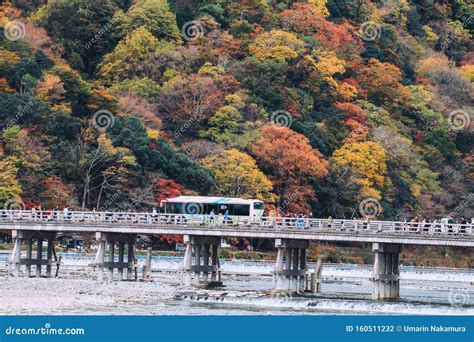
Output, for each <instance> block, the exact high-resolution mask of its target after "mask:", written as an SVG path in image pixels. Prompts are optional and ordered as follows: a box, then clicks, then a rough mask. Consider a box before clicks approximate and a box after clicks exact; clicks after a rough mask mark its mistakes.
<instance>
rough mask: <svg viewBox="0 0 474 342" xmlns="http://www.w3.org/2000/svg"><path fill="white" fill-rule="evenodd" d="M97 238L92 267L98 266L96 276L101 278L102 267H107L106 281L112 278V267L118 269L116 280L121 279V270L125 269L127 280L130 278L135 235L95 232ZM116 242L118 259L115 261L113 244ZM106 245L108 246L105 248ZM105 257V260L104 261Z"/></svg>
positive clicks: (133, 257) (102, 274) (100, 279)
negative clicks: (126, 247) (95, 253)
mask: <svg viewBox="0 0 474 342" xmlns="http://www.w3.org/2000/svg"><path fill="white" fill-rule="evenodd" d="M96 239H97V240H99V248H98V250H97V255H96V258H95V261H94V263H93V266H94V268H96V267H97V268H98V274H97V278H98V280H99V281H102V280H103V276H104V268H105V269H107V281H108V282H112V281H113V280H114V269H117V270H118V280H119V281H120V280H123V278H124V277H123V270H124V269H127V280H131V279H132V276H133V275H132V269H133V261H134V259H135V256H134V245H135V239H136V237H135V235H133V234H119V233H101V232H97V233H96ZM116 244H118V258H117V259H118V260H117V261H115V245H116ZM125 244H127V245H128V255H127V262H125V261H124V259H125ZM107 247H108V248H107ZM106 259H107V261H105V260H106Z"/></svg>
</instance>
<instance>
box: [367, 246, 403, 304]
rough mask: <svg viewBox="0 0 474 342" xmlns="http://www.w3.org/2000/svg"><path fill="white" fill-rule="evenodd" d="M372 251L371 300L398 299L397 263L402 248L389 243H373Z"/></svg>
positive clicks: (398, 272)
mask: <svg viewBox="0 0 474 342" xmlns="http://www.w3.org/2000/svg"><path fill="white" fill-rule="evenodd" d="M372 251H373V252H374V253H375V262H374V270H373V277H372V282H373V283H374V290H373V293H372V299H374V300H393V299H398V298H399V297H400V280H399V275H400V271H399V267H398V263H399V256H400V253H401V251H402V246H401V245H398V244H390V243H374V244H373V245H372Z"/></svg>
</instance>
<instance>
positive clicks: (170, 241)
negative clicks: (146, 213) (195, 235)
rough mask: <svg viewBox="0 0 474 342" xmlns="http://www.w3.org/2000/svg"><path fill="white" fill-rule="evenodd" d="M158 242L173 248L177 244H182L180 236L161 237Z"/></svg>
mask: <svg viewBox="0 0 474 342" xmlns="http://www.w3.org/2000/svg"><path fill="white" fill-rule="evenodd" d="M160 241H164V242H166V243H167V244H168V245H170V246H173V245H175V244H177V243H183V236H182V235H162V236H160Z"/></svg>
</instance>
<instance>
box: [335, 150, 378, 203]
mask: <svg viewBox="0 0 474 342" xmlns="http://www.w3.org/2000/svg"><path fill="white" fill-rule="evenodd" d="M332 158H333V160H334V161H335V162H336V164H337V165H340V166H349V167H351V169H352V170H353V171H355V172H356V174H357V175H358V178H357V180H356V181H357V183H358V184H359V185H361V186H362V189H363V192H364V194H367V193H370V194H372V196H371V197H374V198H376V199H379V198H380V191H379V190H378V189H377V188H382V187H383V185H384V183H385V174H386V173H387V165H386V160H387V155H386V153H385V149H384V148H383V146H382V145H380V144H379V143H377V142H373V141H364V142H355V143H350V144H345V145H343V146H342V147H341V148H340V149H338V150H336V151H335V152H334V154H333V157H332Z"/></svg>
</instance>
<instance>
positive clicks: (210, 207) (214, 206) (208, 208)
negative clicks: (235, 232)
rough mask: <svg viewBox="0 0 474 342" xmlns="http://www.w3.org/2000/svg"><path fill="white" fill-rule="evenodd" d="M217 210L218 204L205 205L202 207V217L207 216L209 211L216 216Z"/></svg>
mask: <svg viewBox="0 0 474 342" xmlns="http://www.w3.org/2000/svg"><path fill="white" fill-rule="evenodd" d="M218 209H219V205H218V204H212V203H207V204H204V205H203V214H204V215H209V214H210V213H211V211H213V210H214V214H216V215H217V214H218Z"/></svg>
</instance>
